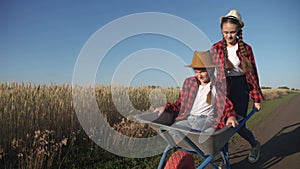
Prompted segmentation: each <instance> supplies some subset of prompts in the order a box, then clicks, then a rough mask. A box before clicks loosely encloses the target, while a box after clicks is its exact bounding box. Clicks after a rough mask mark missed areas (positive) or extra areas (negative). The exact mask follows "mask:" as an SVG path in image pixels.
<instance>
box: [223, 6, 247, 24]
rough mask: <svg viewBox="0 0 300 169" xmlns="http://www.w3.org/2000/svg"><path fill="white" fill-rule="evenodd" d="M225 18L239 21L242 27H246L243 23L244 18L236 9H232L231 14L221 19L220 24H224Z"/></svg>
mask: <svg viewBox="0 0 300 169" xmlns="http://www.w3.org/2000/svg"><path fill="white" fill-rule="evenodd" d="M224 18H232V19H236V20H238V21H239V23H240V25H241V27H243V26H244V22H243V21H242V16H241V15H240V13H239V12H238V11H237V10H236V9H232V10H231V11H229V13H228V14H227V15H226V16H221V17H220V23H222V21H223V19H224Z"/></svg>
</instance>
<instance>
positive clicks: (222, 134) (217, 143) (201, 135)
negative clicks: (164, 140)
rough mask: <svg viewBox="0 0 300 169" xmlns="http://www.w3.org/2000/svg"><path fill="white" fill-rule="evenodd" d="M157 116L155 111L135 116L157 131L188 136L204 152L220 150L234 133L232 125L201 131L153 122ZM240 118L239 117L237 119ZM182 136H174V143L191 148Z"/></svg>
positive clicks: (211, 152) (209, 152)
mask: <svg viewBox="0 0 300 169" xmlns="http://www.w3.org/2000/svg"><path fill="white" fill-rule="evenodd" d="M156 118H157V113H156V112H151V113H146V114H141V115H138V116H136V119H137V120H139V121H140V122H143V123H147V124H149V125H150V126H151V128H153V129H154V130H155V131H156V132H157V133H159V134H161V133H162V132H166V131H168V132H169V133H170V134H172V135H174V134H175V135H176V136H178V135H179V136H181V137H184V136H185V137H187V138H189V139H190V140H191V141H192V142H193V143H194V144H195V145H196V146H197V147H198V148H199V149H200V150H201V151H202V152H203V153H204V154H206V155H210V154H215V153H217V152H220V150H221V149H222V147H223V146H224V145H225V144H226V143H227V142H228V141H229V139H230V138H231V137H232V135H233V134H234V133H235V129H234V128H233V127H229V126H226V127H224V128H222V129H219V130H215V131H214V132H210V133H208V132H202V131H199V130H194V129H190V128H188V127H185V126H180V125H175V124H174V125H172V126H168V125H164V124H160V123H156V122H153V121H154V120H155V119H156ZM239 120H241V119H239ZM173 137H174V136H173ZM182 139H183V138H179V137H177V138H175V139H174V140H175V143H176V145H177V146H179V147H182V148H186V149H191V146H190V145H189V144H186V142H184V141H178V140H182Z"/></svg>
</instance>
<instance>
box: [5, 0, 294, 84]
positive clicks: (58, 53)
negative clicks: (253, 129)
mask: <svg viewBox="0 0 300 169" xmlns="http://www.w3.org/2000/svg"><path fill="white" fill-rule="evenodd" d="M120 2H122V3H120ZM233 8H234V9H237V10H238V11H239V12H240V13H241V15H242V19H243V21H244V22H245V27H244V29H243V36H244V40H245V42H247V43H248V44H250V45H251V46H252V48H253V51H254V55H255V58H256V62H257V67H258V71H259V76H260V83H261V86H270V87H273V88H277V87H279V86H288V87H290V88H297V89H300V80H299V79H300V75H299V72H300V67H299V63H300V56H298V53H299V52H297V51H298V48H299V45H300V42H299V40H300V34H299V30H300V19H299V16H300V3H299V2H298V1H297V0H286V1H280V0H273V1H271V0H266V1H259V0H253V1H233V0H228V1H219V0H204V1H196V0H194V1H178V0H172V1H171V0H165V1H156V0H152V1H133V0H124V1H115V0H111V1H85V2H84V1H74V0H72V1H71V0H63V1H56V0H54V1H26V2H25V1H1V2H0V22H1V27H0V81H2V82H6V81H9V82H11V81H16V82H22V81H24V82H25V81H26V82H31V83H37V84H50V83H56V84H61V83H71V82H72V78H73V72H74V69H75V65H76V61H77V59H78V56H79V54H80V52H81V51H82V48H83V47H84V45H85V44H86V43H87V41H88V40H89V39H90V37H91V36H92V35H94V34H95V32H97V31H98V30H99V29H101V28H102V27H104V26H105V25H107V24H108V23H110V22H112V21H114V20H116V19H118V18H121V17H124V16H127V15H132V14H135V13H142V12H159V13H167V14H171V15H175V16H178V17H180V18H183V19H185V20H187V21H188V22H190V23H192V24H193V25H195V26H196V27H197V28H198V29H200V30H201V31H202V32H203V33H204V34H205V35H206V36H207V38H208V39H209V40H210V41H211V42H212V43H214V42H217V41H219V40H220V39H221V38H222V37H221V33H220V25H219V17H220V16H224V15H226V13H227V12H228V11H229V10H230V9H233ZM118 29H120V30H122V27H120V28H118ZM118 29H115V30H111V31H112V32H111V33H118ZM182 31H183V32H184V31H186V30H185V29H184V28H182ZM187 35H188V32H187ZM108 40H109V39H103V43H105V42H106V41H108ZM99 45H101V44H99ZM149 48H160V49H163V50H165V51H170V52H171V53H174V54H176V55H178V56H180V57H181V59H182V60H183V61H184V62H185V63H186V64H190V62H191V59H192V55H193V49H188V48H187V47H186V46H184V45H183V44H182V43H180V42H178V41H176V40H174V39H171V38H168V37H164V36H160V35H151V34H150V35H149V34H147V35H143V36H135V37H131V38H128V39H126V40H124V41H122V42H120V43H118V44H117V45H116V46H115V47H114V48H113V49H112V50H110V52H109V53H108V54H107V56H106V57H105V58H104V59H103V60H102V63H101V64H100V65H99V67H98V70H97V75H96V77H95V81H96V83H97V84H110V83H111V82H112V76H113V75H114V71H115V70H116V68H117V66H118V65H119V64H120V63H122V61H124V60H123V59H124V58H126V57H127V56H128V55H131V54H132V53H134V52H137V51H139V50H143V49H149ZM195 50H197V49H195ZM163 61H164V60H163ZM158 62H159V61H158ZM136 64H138V63H136ZM165 64H169V63H165ZM170 66H171V65H170ZM129 67H130V66H129ZM120 77H122V74H121V75H120ZM130 83H131V84H144V85H161V86H168V85H175V86H176V85H180V83H176V80H174V77H171V76H169V75H168V74H167V73H166V72H162V71H157V70H148V71H144V72H138V73H137V75H136V76H135V77H134V78H133V79H132V81H131V82H130Z"/></svg>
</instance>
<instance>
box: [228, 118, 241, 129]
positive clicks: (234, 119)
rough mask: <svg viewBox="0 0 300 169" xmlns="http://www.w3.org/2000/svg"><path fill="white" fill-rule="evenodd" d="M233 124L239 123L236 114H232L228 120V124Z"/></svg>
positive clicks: (234, 125)
mask: <svg viewBox="0 0 300 169" xmlns="http://www.w3.org/2000/svg"><path fill="white" fill-rule="evenodd" d="M230 125H231V126H232V127H237V126H238V125H239V122H238V121H237V120H236V118H235V117H234V116H230V117H229V118H228V119H227V121H226V126H230Z"/></svg>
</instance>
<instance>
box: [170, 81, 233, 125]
mask: <svg viewBox="0 0 300 169" xmlns="http://www.w3.org/2000/svg"><path fill="white" fill-rule="evenodd" d="M199 85H200V82H199V80H198V79H197V78H196V77H195V76H193V77H189V78H186V79H185V81H184V84H183V86H182V89H181V90H180V94H179V98H178V99H177V101H176V102H175V103H172V104H171V103H168V104H167V105H166V106H165V110H166V111H168V112H174V113H179V115H178V117H177V118H176V119H175V120H176V121H179V120H184V119H186V118H187V116H188V115H189V113H190V111H191V109H192V107H193V104H194V101H195V98H196V95H197V92H198V89H199ZM214 85H215V87H216V109H217V110H216V112H217V113H216V118H215V121H216V126H215V127H216V128H217V129H220V128H222V127H224V126H225V125H226V120H227V118H228V117H230V116H235V117H236V113H235V111H234V110H233V104H232V102H231V101H230V100H229V99H228V98H227V97H226V93H225V92H222V90H218V89H221V88H224V87H218V85H220V83H218V84H216V83H215V84H214ZM225 88H226V87H225Z"/></svg>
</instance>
